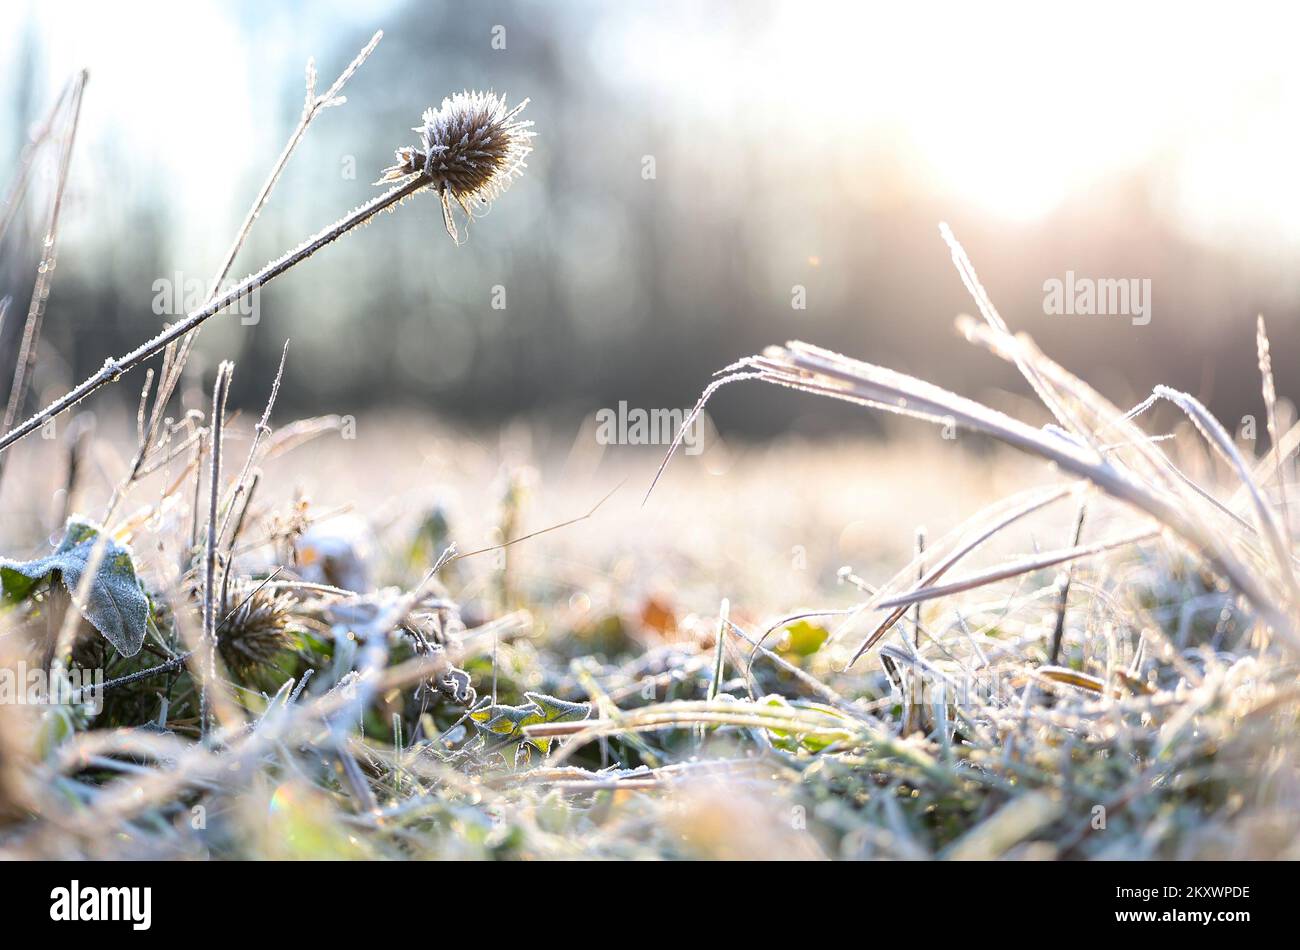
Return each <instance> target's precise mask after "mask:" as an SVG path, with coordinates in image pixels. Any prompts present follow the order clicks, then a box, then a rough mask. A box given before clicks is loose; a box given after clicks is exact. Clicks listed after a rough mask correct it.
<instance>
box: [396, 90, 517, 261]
mask: <svg viewBox="0 0 1300 950" xmlns="http://www.w3.org/2000/svg"><path fill="white" fill-rule="evenodd" d="M526 105H528V100H527V99H524V100H523V101H522V102H520V103H519V104H518V105H516V106H515V107H514V108H508V107H507V106H506V101H505V98H504V97H502V96H498V95H497V94H496V93H494V92H469V91H465V92H458V93H456V94H455V95H454V96H449V97H448V98H446V99H443V100H442V106H441V107H440V108H438V109H426V110H425V112H424V117H423V118H424V122H423V123H422V124H421V125H419V126H416V128H415V129H414V131H416V132H419V133H420V144H419V145H408V146H405V147H403V148H399V149H398V150H397V164H395V165H392V166H390V167H388V168H385V169H384V175H383V177H382V178H380V179H379V181H380V182H388V181H397V180H400V179H403V178H407V177H409V176H411V175H424V176H427V177H428V178H429V180H430V184H431V185H432V186H433V187H434V188H435V189H437V191H438V194H439V195H440V196H441V198H442V217H443V222H444V223H445V224H446V225H447V233H448V234H450V235H451V237H452V240H454V241H456V243H458V244H459V243H460V241H459V238H458V236H457V233H456V222H455V221H454V220H453V219H452V209H451V202H452V200H453V199H454V200H455V201H456V203H457V204H459V205H460V206H461V208H462V209H463V210H464V212H465V215H466V217H467V218H473V217H474V210H475V209H481V208H483V207H485V206H486V205H487V204H488V203H489V202H490V201H492V200H493V199H494V198H496V197H497V196H498V195H500V194H501V193H502V192H503V191H505V190H506V188H508V187H509V185H510V182H511V181H513V180H514V179H515V178H516V177H518V176H519V175H520V174H522V173H523V170H524V168H525V167H526V166H525V165H524V158H525V157H526V156H527V155H528V153H529V152H531V151H532V146H530V145H529V144H528V142H529V140H530V139H531V138H532V137H533V134H534V133H533V132H531V131H530V129H531V127H532V124H533V123H532V122H531V121H521V120H520V119H519V118H518V115H519V113H520V112H522V111H523V109H524V106H526Z"/></svg>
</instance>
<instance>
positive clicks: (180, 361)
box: [128, 30, 384, 481]
mask: <svg viewBox="0 0 1300 950" xmlns="http://www.w3.org/2000/svg"><path fill="white" fill-rule="evenodd" d="M383 36H384V33H383V30H380V31H378V32H376V33H375V35H374V36H372V37H371V38H370V42H369V43H367V44H366V45H365V46H364V47H363V48H362V50H361V52H360V53H358V54H357V55H356V58H355V59H353V60H352V62H351V63H349V64H348V66H347V68H346V69H344V70H343V72H342V73H340V74H339V78H338V79H336V80H334V84H333V85H332V86H330V87H329V89H328V90H326V92H325V94H324V95H322V96H318V95H316V65H315V62H314V61H312V60H308V62H307V101H306V102H305V103H304V105H303V111H302V118H301V119H299V120H298V125H297V127H296V128H294V130H293V133H292V134H291V135H290V136H289V141H288V142H287V143H286V144H285V146H284V150H283V151H282V152H281V153H280V157H279V158H278V159H277V160H276V163H275V165H274V166H273V167H272V168H271V173H270V174H269V175H267V177H266V181H265V182H263V184H262V189H261V191H259V192H258V193H257V197H256V198H255V199H254V200H253V204H252V206H251V207H250V208H249V209H248V214H247V215H245V216H244V222H243V224H241V225H240V227H239V231H238V233H237V234H236V235H235V239H234V241H232V242H231V245H230V249H229V250H228V251H227V252H226V258H225V260H224V261H223V262H222V264H221V267H220V268H218V270H217V274H216V277H215V278H214V279H213V281H212V287H213V293H214V294H215V293H216V292H217V289H218V288H219V287H220V286H221V282H222V281H224V280H225V279H226V278H227V277H229V276H230V268H231V267H233V266H234V264H235V258H236V257H238V256H239V251H240V250H241V249H242V248H243V246H244V242H245V241H246V240H247V239H248V234H249V232H250V231H252V230H253V223H254V222H255V221H256V220H257V216H258V215H259V214H261V212H262V208H264V207H265V206H266V203H267V202H268V201H269V200H270V198H271V192H272V191H273V190H274V188H275V186H276V184H277V183H278V182H279V180H280V175H281V174H283V172H284V169H285V166H286V165H288V164H289V158H290V156H291V155H293V153H294V150H295V149H297V147H298V143H299V142H301V141H302V138H303V136H304V135H305V134H306V132H307V128H308V126H310V125H311V123H312V121H313V120H314V119H315V118H316V116H318V115H319V114H320V113H321V112H323V111H324V110H325V109H328V108H330V107H331V106H336V105H342V104H343V103H344V102H346V101H347V100H346V99H344V98H343V97H341V96H340V95H339V94H340V93H341V92H342V91H343V87H344V85H346V84H347V81H348V80H349V79H351V78H352V77H353V75H355V74H356V71H357V70H358V69H360V68H361V65H362V64H363V63H364V62H365V61H366V60H367V59H368V58H369V57H370V54H371V53H373V52H374V50H375V47H376V46H378V45H379V41H380V40H381V39H383ZM197 336H198V334H197V333H191V334H189V335H188V336H187V337H185V339H184V340H182V341H181V343H180V351H179V353H178V352H177V344H175V343H173V344H171V345H170V346H169V347H168V348H167V353H166V355H165V356H164V357H163V369H164V372H163V378H162V381H161V382H160V384H159V388H158V399H157V400H156V401H155V402H154V411H153V418H152V419H151V420H150V425H149V439H147V440H145V441H144V442H142V443H141V446H140V449H139V450H138V455H139V456H140V459H139V460H133V463H132V473H133V475H134V474H136V473H138V471H139V466H140V462H141V461H143V454H144V453H145V452H146V451H147V449H148V444H149V442H150V441H152V438H153V434H154V433H155V432H157V429H158V425H159V423H160V422H161V421H162V417H163V414H164V413H165V411H166V409H167V403H168V402H169V401H170V400H171V396H172V393H173V392H174V391H175V389H176V384H177V383H178V382H180V378H181V371H182V370H183V369H184V368H185V361H186V360H187V359H189V355H190V351H191V350H192V349H193V347H194V341H195V339H196V338H197ZM128 481H129V480H128Z"/></svg>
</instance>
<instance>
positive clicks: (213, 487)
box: [202, 360, 235, 734]
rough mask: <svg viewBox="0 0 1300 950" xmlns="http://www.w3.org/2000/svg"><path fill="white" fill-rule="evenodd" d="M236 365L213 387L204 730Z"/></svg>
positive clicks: (220, 372)
mask: <svg viewBox="0 0 1300 950" xmlns="http://www.w3.org/2000/svg"><path fill="white" fill-rule="evenodd" d="M234 368H235V364H234V363H231V362H230V361H229V360H226V361H223V362H222V363H221V365H220V366H218V367H217V381H216V383H215V385H214V386H213V387H212V420H211V425H212V467H211V470H210V473H209V475H208V540H207V550H206V555H205V557H204V568H203V647H204V649H205V650H207V657H206V661H207V662H206V664H205V667H206V668H205V671H204V674H205V675H204V680H203V702H202V708H203V730H204V733H205V734H206V732H207V727H208V699H207V691H208V683H209V682H210V681H211V679H213V678H215V677H216V673H217V599H216V575H217V502H218V500H219V499H220V497H221V444H222V428H223V427H224V425H225V419H226V397H227V396H228V395H229V393H230V374H231V373H232V372H234Z"/></svg>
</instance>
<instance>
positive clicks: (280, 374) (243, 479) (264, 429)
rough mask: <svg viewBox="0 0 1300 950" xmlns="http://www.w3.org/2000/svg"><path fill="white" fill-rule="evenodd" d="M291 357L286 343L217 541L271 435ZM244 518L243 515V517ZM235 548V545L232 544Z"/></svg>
mask: <svg viewBox="0 0 1300 950" xmlns="http://www.w3.org/2000/svg"><path fill="white" fill-rule="evenodd" d="M288 355H289V341H288V340H285V341H284V349H283V350H281V351H280V368H279V369H278V370H276V371H275V379H274V380H273V381H272V382H271V395H270V397H269V398H268V399H267V400H266V409H264V410H263V411H262V418H261V419H260V420H259V421H258V423H257V426H256V428H254V430H253V444H252V445H251V446H249V449H248V458H247V459H245V460H244V467H243V469H242V470H241V471H240V473H239V478H238V479H237V480H236V481H235V491H234V494H233V495H232V496H231V498H230V501H229V502H228V503H227V504H226V515H225V517H224V518H222V519H221V530H220V531H218V532H217V540H218V541H220V540H221V539H222V538H224V537H225V536H226V527H227V525H229V524H230V517H231V515H233V514H234V513H235V505H236V504H237V503H238V502H239V498H240V496H241V495H243V493H244V486H245V485H246V484H247V482H248V473H249V471H250V470H251V469H252V467H253V459H254V458H256V457H257V447H258V445H259V444H260V443H261V441H262V437H263V436H266V435H270V433H271V426H270V422H271V410H272V409H273V408H275V397H276V396H278V395H279V394H280V381H281V380H282V379H283V378H284V361H285V358H286V357H288ZM241 518H242V515H241ZM231 547H232V548H233V547H234V545H233V543H232V544H231Z"/></svg>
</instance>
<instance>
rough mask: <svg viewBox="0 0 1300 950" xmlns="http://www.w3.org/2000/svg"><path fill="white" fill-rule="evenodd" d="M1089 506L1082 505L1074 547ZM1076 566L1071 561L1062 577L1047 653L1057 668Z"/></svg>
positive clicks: (1081, 535) (1077, 519)
mask: <svg viewBox="0 0 1300 950" xmlns="http://www.w3.org/2000/svg"><path fill="white" fill-rule="evenodd" d="M1087 514H1088V505H1087V503H1086V502H1083V503H1080V505H1079V515H1078V517H1077V518H1076V519H1075V522H1074V544H1073V546H1074V547H1076V548H1077V547H1078V546H1079V542H1080V540H1082V538H1083V520H1084V518H1085V517H1087ZM1074 565H1075V562H1074V561H1071V562H1070V564H1069V567H1067V568H1066V569H1065V572H1064V573H1063V574H1062V575H1061V591H1060V595H1059V597H1058V598H1057V601H1056V626H1055V627H1053V628H1052V646H1051V649H1050V650H1048V653H1047V665H1048V666H1055V665H1056V661H1057V660H1058V659H1060V656H1061V639H1062V637H1064V635H1065V610H1066V607H1067V606H1068V605H1069V602H1070V583H1071V582H1072V581H1073V580H1074Z"/></svg>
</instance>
